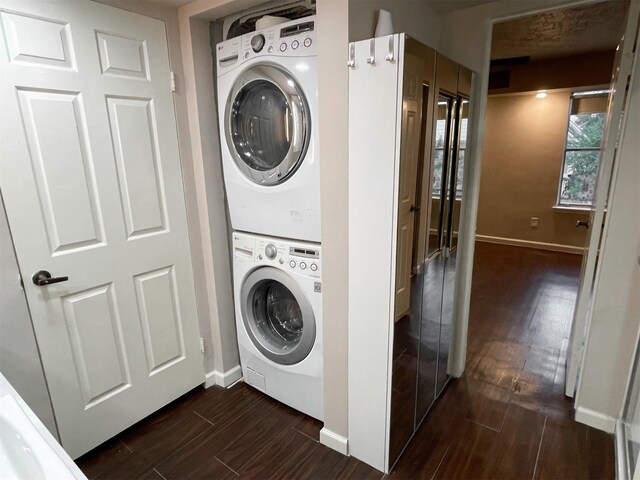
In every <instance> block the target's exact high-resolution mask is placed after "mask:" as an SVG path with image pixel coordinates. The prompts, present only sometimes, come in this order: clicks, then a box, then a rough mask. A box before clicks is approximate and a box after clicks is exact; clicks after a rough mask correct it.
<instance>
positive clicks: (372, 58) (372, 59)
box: [367, 38, 376, 65]
mask: <svg viewBox="0 0 640 480" xmlns="http://www.w3.org/2000/svg"><path fill="white" fill-rule="evenodd" d="M367 63H368V64H369V65H375V63H376V39H375V38H372V39H371V40H370V41H369V58H367Z"/></svg>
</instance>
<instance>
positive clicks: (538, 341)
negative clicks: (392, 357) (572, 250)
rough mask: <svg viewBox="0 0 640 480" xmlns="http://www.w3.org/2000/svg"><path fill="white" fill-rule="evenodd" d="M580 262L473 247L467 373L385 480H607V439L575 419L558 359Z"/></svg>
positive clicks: (610, 459)
mask: <svg viewBox="0 0 640 480" xmlns="http://www.w3.org/2000/svg"><path fill="white" fill-rule="evenodd" d="M581 262H582V257H581V256H579V255H571V254H564V253H556V252H548V251H542V250H533V249H528V248H520V247H510V246H504V245H493V244H489V243H482V242H478V243H476V254H475V264H474V274H473V290H472V297H471V313H470V319H469V337H468V353H467V368H466V371H465V373H464V375H463V376H462V378H460V379H457V380H455V379H454V380H452V381H451V383H450V385H449V386H448V388H447V389H446V390H445V392H444V393H443V395H442V396H441V398H440V399H439V400H438V401H437V403H436V405H435V406H434V407H433V408H432V410H431V411H430V413H429V414H428V415H427V418H426V419H425V421H424V423H423V424H422V426H421V427H420V429H419V430H418V432H417V434H416V436H415V438H414V439H413V441H412V443H411V444H410V445H409V447H408V448H407V450H406V451H405V452H404V454H403V456H402V457H401V458H400V460H399V462H398V464H397V465H396V467H395V469H394V470H393V471H392V473H391V475H390V477H393V478H446V479H458V478H459V479H469V478H474V479H475V478H491V479H534V478H535V479H578V478H580V479H605V478H606V479H613V478H615V465H614V462H615V457H614V440H613V436H611V435H607V434H605V433H603V432H601V431H598V430H595V429H593V428H590V427H587V426H585V425H582V424H579V423H576V422H575V421H573V419H572V415H573V409H572V402H571V400H570V399H568V398H566V397H565V396H564V375H565V359H566V354H567V346H568V339H569V335H570V329H571V320H572V316H573V309H574V305H575V300H576V296H577V292H578V284H579V276H580V266H581Z"/></svg>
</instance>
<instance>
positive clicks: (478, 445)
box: [433, 421, 499, 479]
mask: <svg viewBox="0 0 640 480" xmlns="http://www.w3.org/2000/svg"><path fill="white" fill-rule="evenodd" d="M498 435H499V433H497V432H494V431H493V430H489V429H488V428H484V427H482V426H480V425H478V424H475V423H472V422H469V421H467V422H466V423H465V424H464V425H463V427H462V428H460V429H459V430H458V431H457V432H456V434H455V436H454V439H453V441H452V442H451V445H450V446H449V448H448V449H447V452H446V454H445V456H444V458H443V459H442V462H441V463H440V465H439V466H438V469H437V471H436V473H435V475H434V477H433V478H442V479H452V478H461V479H462V478H488V477H486V472H487V470H488V468H489V465H490V462H491V460H492V455H493V452H494V445H495V444H496V441H497V438H498Z"/></svg>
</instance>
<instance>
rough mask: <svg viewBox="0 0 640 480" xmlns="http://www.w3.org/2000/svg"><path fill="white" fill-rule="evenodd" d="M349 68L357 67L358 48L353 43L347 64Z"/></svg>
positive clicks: (350, 45)
mask: <svg viewBox="0 0 640 480" xmlns="http://www.w3.org/2000/svg"><path fill="white" fill-rule="evenodd" d="M347 66H348V67H350V68H354V67H355V66H356V46H355V44H354V43H353V42H351V43H350V44H349V61H348V62H347Z"/></svg>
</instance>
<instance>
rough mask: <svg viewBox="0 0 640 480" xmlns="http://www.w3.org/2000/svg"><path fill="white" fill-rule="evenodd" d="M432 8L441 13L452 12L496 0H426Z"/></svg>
mask: <svg viewBox="0 0 640 480" xmlns="http://www.w3.org/2000/svg"><path fill="white" fill-rule="evenodd" d="M425 1H426V2H427V3H428V4H429V6H430V7H431V8H433V9H434V10H435V11H436V12H439V13H447V12H452V11H454V10H462V9H465V8H471V7H475V6H478V5H482V4H483V3H491V2H493V1H495V0H425Z"/></svg>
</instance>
